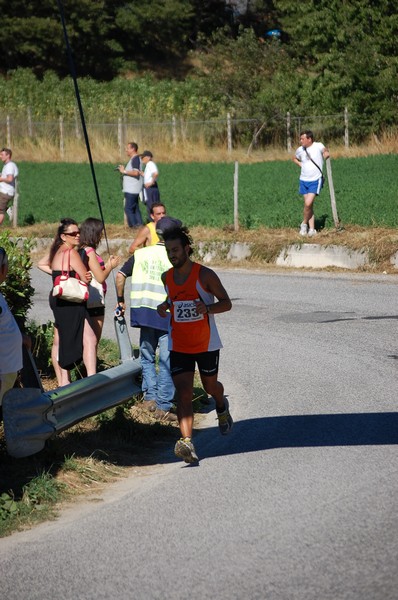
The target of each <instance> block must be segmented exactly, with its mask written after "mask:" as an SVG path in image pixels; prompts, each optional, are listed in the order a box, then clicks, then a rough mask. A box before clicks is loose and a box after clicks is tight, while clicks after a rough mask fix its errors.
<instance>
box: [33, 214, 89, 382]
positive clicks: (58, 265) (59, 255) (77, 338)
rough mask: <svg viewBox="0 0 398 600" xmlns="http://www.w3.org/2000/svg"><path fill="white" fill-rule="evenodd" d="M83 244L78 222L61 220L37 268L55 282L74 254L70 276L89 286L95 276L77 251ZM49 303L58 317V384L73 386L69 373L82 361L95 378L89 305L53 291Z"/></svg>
mask: <svg viewBox="0 0 398 600" xmlns="http://www.w3.org/2000/svg"><path fill="white" fill-rule="evenodd" d="M79 243H80V231H79V228H78V226H77V223H76V221H74V220H73V219H69V218H65V219H61V223H60V224H59V226H58V230H57V234H56V236H55V238H54V241H53V243H52V245H51V248H50V252H49V254H48V255H47V256H45V257H43V258H42V259H41V260H40V261H39V263H38V265H37V266H38V267H39V269H40V270H41V271H44V273H48V274H50V275H51V276H52V278H53V282H54V281H55V278H56V277H57V276H58V275H61V273H62V269H65V267H66V268H67V260H68V257H67V253H68V254H69V251H70V255H69V258H70V272H69V275H70V276H71V277H75V275H76V273H77V274H78V275H79V277H80V279H81V280H82V281H86V282H89V281H90V279H91V273H90V272H89V271H87V268H86V267H85V265H84V264H83V261H82V259H81V258H80V256H79V253H78V252H77V250H76V247H77V246H79ZM65 263H66V264H65ZM49 300H50V307H51V309H52V311H53V313H54V326H55V329H56V333H54V343H53V347H52V351H51V358H52V361H53V365H54V370H55V372H56V375H57V379H58V384H59V385H60V386H63V385H67V384H68V383H70V373H69V371H70V369H72V368H73V367H74V366H75V364H76V363H78V362H80V360H81V359H82V358H83V362H84V364H85V367H86V371H87V375H88V376H89V375H94V374H95V373H96V370H97V361H96V347H97V338H96V336H95V333H94V330H93V328H92V327H91V323H90V316H89V314H88V311H87V303H86V302H83V303H76V302H69V301H67V300H62V299H61V298H55V297H54V296H53V295H52V290H51V292H50V298H49ZM83 334H84V346H83Z"/></svg>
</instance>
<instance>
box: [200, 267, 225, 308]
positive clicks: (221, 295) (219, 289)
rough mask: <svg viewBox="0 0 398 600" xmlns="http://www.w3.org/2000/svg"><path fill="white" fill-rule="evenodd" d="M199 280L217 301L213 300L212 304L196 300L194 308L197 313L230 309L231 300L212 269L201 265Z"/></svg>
mask: <svg viewBox="0 0 398 600" xmlns="http://www.w3.org/2000/svg"><path fill="white" fill-rule="evenodd" d="M200 281H201V283H202V285H203V287H204V289H205V290H207V291H208V292H210V293H211V294H213V296H215V297H216V298H217V300H218V302H214V303H213V304H204V302H198V304H197V305H196V310H197V312H198V313H199V314H205V313H210V314H212V315H216V314H219V313H223V312H227V311H229V310H231V308H232V302H231V300H230V298H229V296H228V293H227V291H226V289H225V288H224V286H223V285H222V283H221V281H220V279H219V277H218V275H216V273H215V272H214V271H212V270H211V269H208V268H207V267H203V266H202V268H201V270H200Z"/></svg>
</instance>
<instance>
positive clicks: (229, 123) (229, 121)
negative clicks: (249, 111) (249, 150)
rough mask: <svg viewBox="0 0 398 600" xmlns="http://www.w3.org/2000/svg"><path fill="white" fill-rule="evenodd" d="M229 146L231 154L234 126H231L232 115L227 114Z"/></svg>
mask: <svg viewBox="0 0 398 600" xmlns="http://www.w3.org/2000/svg"><path fill="white" fill-rule="evenodd" d="M227 140H228V141H227V144H228V152H229V154H231V152H232V126H231V114H230V113H228V114H227Z"/></svg>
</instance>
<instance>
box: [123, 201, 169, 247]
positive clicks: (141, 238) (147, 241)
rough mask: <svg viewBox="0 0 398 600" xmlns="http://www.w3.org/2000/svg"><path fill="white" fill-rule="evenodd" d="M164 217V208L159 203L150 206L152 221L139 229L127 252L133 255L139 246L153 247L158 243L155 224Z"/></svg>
mask: <svg viewBox="0 0 398 600" xmlns="http://www.w3.org/2000/svg"><path fill="white" fill-rule="evenodd" d="M165 215H166V207H165V205H164V204H162V203H161V202H156V203H155V204H152V206H151V217H152V221H149V223H147V224H146V225H144V226H143V227H141V229H140V230H139V231H138V233H137V235H136V237H135V238H134V240H133V242H132V243H131V244H130V247H129V252H130V254H134V252H135V251H136V250H137V248H140V246H154V245H155V244H157V243H158V241H159V237H158V235H157V233H156V224H157V222H158V221H159V220H160V219H162V218H163V217H164V216H165Z"/></svg>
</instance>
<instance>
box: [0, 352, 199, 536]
mask: <svg viewBox="0 0 398 600" xmlns="http://www.w3.org/2000/svg"><path fill="white" fill-rule="evenodd" d="M117 352H118V349H117V347H116V344H115V343H114V342H111V341H109V340H103V341H102V343H101V347H100V351H99V361H100V364H101V365H102V367H101V368H107V367H109V366H112V365H113V364H114V363H115V360H116V361H117V358H116V357H117ZM105 356H106V359H105ZM44 384H45V387H46V389H53V388H54V387H56V384H55V382H54V380H53V379H50V378H47V379H46V380H45V381H44ZM206 398H207V396H206V394H205V393H204V391H203V390H202V389H201V388H199V387H195V396H194V400H193V406H194V412H195V420H196V422H197V420H198V419H200V412H201V411H203V410H204V404H203V403H202V401H205V400H206ZM178 437H179V429H178V426H176V425H174V424H166V423H161V422H157V421H156V420H155V419H154V418H153V416H152V415H151V413H149V412H147V411H146V410H144V409H143V407H142V402H141V398H139V397H136V398H132V399H131V400H129V401H128V402H126V403H124V404H123V405H120V406H117V407H115V408H112V409H110V410H108V411H105V412H103V413H100V414H98V415H96V416H94V417H90V418H88V419H86V420H84V421H82V422H80V423H78V424H77V425H75V426H74V427H72V428H70V429H68V430H67V431H64V432H63V433H61V434H60V435H57V436H56V437H54V438H53V439H50V440H48V442H47V444H46V446H45V448H44V449H43V450H42V451H41V452H39V453H37V454H35V455H34V456H30V457H27V458H18V459H17V458H13V457H11V456H9V455H8V454H7V451H6V445H5V438H4V428H3V423H0V537H4V536H6V535H10V534H11V533H13V532H15V531H20V530H23V529H27V528H30V527H32V526H33V525H35V524H36V523H39V522H42V521H45V520H50V519H54V518H55V517H56V516H57V514H59V510H60V507H61V506H62V505H63V504H65V503H71V502H76V501H78V500H79V499H80V498H81V497H82V495H84V496H86V495H88V494H93V493H97V494H98V493H100V492H101V491H102V490H103V489H104V487H105V485H106V484H108V483H110V482H113V481H116V480H117V479H120V478H123V477H127V476H129V475H131V474H132V471H133V468H134V470H136V468H137V467H140V466H147V465H151V464H156V463H158V462H159V461H160V460H161V454H162V452H163V451H164V449H166V448H170V447H172V446H173V444H174V443H175V441H176V440H177V439H178Z"/></svg>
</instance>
